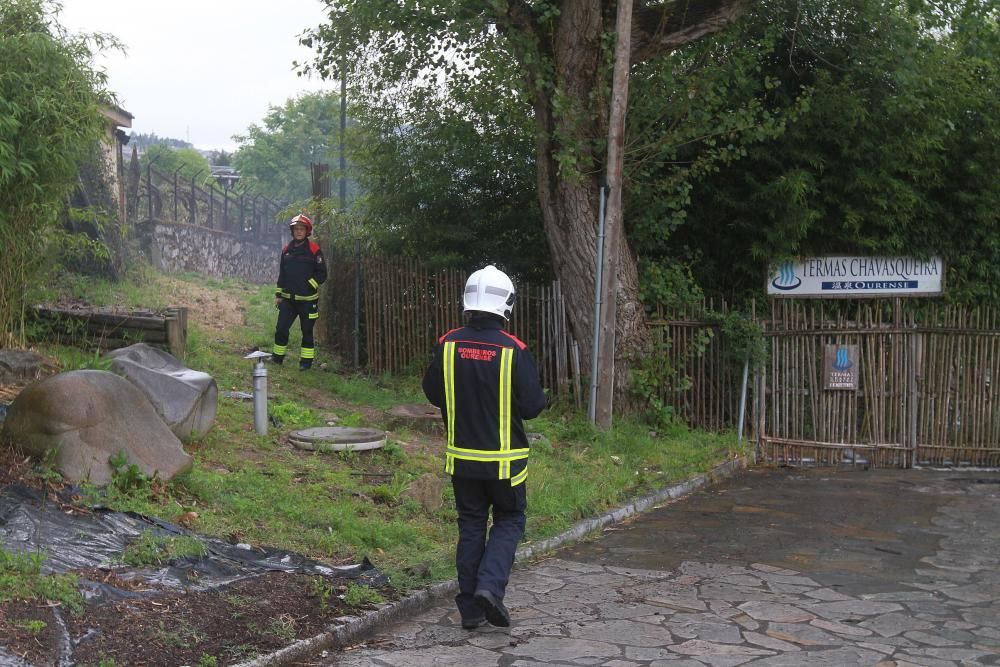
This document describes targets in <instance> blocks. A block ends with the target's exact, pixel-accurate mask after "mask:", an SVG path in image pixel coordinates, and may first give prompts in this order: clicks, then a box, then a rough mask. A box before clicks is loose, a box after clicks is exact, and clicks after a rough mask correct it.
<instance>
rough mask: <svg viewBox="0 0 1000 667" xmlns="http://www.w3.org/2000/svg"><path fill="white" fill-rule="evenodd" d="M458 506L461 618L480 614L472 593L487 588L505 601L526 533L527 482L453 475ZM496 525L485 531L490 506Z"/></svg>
mask: <svg viewBox="0 0 1000 667" xmlns="http://www.w3.org/2000/svg"><path fill="white" fill-rule="evenodd" d="M451 485H452V488H453V489H454V490H455V509H456V510H457V511H458V547H457V548H456V550H455V565H456V568H457V570H458V590H459V593H458V595H456V596H455V604H456V605H458V611H459V613H461V614H462V618H463V619H474V618H480V617H482V615H483V612H482V610H481V609H480V608H479V607H478V606H477V605H476V602H475V600H474V599H473V597H472V595H473V593H475V592H476V591H478V590H486V591H489V592H490V593H492V594H493V595H495V596H496V597H497V599H499V600H502V599H503V596H504V592H505V591H506V590H507V580H508V579H509V578H510V570H511V568H512V567H513V566H514V553H515V552H516V551H517V545H518V542H520V541H521V537H522V536H523V535H524V524H525V517H524V511H525V509H527V507H528V501H527V495H526V492H525V488H524V483H521V484H518V485H517V486H513V487H512V486H511V485H510V480H509V479H469V478H464V477H452V478H451ZM491 509H492V512H493V527H492V528H491V529H490V531H489V535H487V533H486V525H487V519H488V518H489V515H490V510H491Z"/></svg>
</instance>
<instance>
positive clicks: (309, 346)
mask: <svg viewBox="0 0 1000 667" xmlns="http://www.w3.org/2000/svg"><path fill="white" fill-rule="evenodd" d="M317 312H318V304H317V302H316V301H293V300H292V299H282V300H281V303H280V304H278V324H277V326H276V327H275V329H274V344H275V346H276V347H277V348H278V349H280V350H281V353H280V354H282V355H284V354H285V351H284V350H285V347H286V346H287V345H288V333H289V331H290V330H291V328H292V323H293V322H295V318H298V319H299V327H301V328H302V351H303V352H305V354H303V355H302V358H303V359H309V360H310V361H311V360H312V358H313V357H314V356H315V352H314V351H313V345H314V343H313V327H314V326H316V313H317Z"/></svg>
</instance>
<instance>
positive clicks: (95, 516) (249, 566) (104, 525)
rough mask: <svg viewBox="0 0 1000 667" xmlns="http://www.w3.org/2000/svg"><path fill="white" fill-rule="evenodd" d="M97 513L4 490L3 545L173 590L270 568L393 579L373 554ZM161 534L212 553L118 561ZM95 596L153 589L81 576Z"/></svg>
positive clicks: (58, 568) (0, 509)
mask: <svg viewBox="0 0 1000 667" xmlns="http://www.w3.org/2000/svg"><path fill="white" fill-rule="evenodd" d="M90 509H91V512H92V513H91V514H89V515H87V514H78V513H75V512H74V513H72V514H67V513H65V512H64V511H62V510H61V509H60V508H59V507H58V506H57V505H56V504H54V503H52V502H51V501H47V500H45V499H44V498H43V497H42V496H41V495H40V494H39V493H38V492H37V491H35V490H33V489H29V488H26V487H8V488H5V489H0V546H2V547H3V548H4V549H6V550H7V551H10V552H16V553H25V552H30V553H34V552H39V551H40V552H43V553H45V554H46V560H45V565H44V566H43V570H44V571H45V572H47V573H62V572H67V571H69V570H79V569H85V568H112V569H114V572H115V574H116V575H117V576H119V577H121V578H122V579H137V578H138V579H142V580H144V581H147V582H149V583H152V584H157V585H159V586H164V587H167V588H172V589H184V590H190V591H202V590H208V589H212V588H218V587H219V586H225V585H226V584H230V583H232V582H234V581H239V580H241V579H246V578H249V577H252V576H256V575H260V574H264V573H266V572H276V571H278V572H289V573H293V574H309V575H322V576H326V577H337V578H342V579H352V580H358V581H359V582H360V583H363V584H365V585H368V586H375V587H377V586H383V585H385V584H387V583H388V578H387V577H386V576H385V575H384V574H382V573H381V572H380V571H379V570H377V569H376V568H375V567H374V566H373V565H372V564H371V563H370V562H368V560H367V559H365V561H364V562H362V563H360V564H358V565H348V566H339V567H331V566H329V565H324V564H323V563H319V562H317V561H314V560H310V559H308V558H304V557H303V556H300V555H299V554H296V553H294V552H291V551H283V550H279V549H268V548H264V547H257V546H253V547H252V546H250V545H248V544H229V543H227V542H224V541H222V540H218V539H215V538H211V537H206V536H204V535H199V534H197V533H193V532H191V531H189V530H187V529H185V528H183V527H181V526H177V525H175V524H172V523H168V522H166V521H161V520H160V519H156V518H152V517H147V516H143V515H141V514H136V513H134V512H115V511H111V510H108V509H104V508H100V507H97V508H90ZM147 531H148V532H152V533H153V534H154V535H157V536H161V535H162V536H167V537H171V536H181V535H184V536H189V537H194V538H196V539H198V540H199V541H200V542H201V543H202V544H203V545H204V546H205V549H206V551H207V555H205V556H203V557H199V558H184V559H179V560H178V561H176V562H173V563H171V564H169V565H166V566H164V567H161V568H157V569H152V568H128V567H126V566H124V565H122V564H120V563H119V562H118V559H120V558H121V555H122V553H123V551H124V550H125V547H126V546H128V545H129V544H130V543H131V542H133V541H134V540H136V539H137V538H138V537H139V536H140V535H142V534H143V533H145V532H147ZM81 585H82V586H83V592H84V594H85V596H86V597H87V598H88V599H94V598H100V597H105V596H106V597H108V598H115V599H120V598H123V597H134V596H136V595H150V594H151V593H139V594H137V593H135V592H132V591H125V590H122V589H119V588H116V587H114V586H108V585H106V584H97V583H94V582H85V581H81Z"/></svg>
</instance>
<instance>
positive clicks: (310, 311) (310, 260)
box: [271, 215, 326, 371]
mask: <svg viewBox="0 0 1000 667" xmlns="http://www.w3.org/2000/svg"><path fill="white" fill-rule="evenodd" d="M312 227H313V225H312V220H310V219H309V218H308V216H305V215H297V216H295V217H294V218H292V219H291V220H290V221H289V222H288V229H289V231H290V232H291V234H292V240H291V242H289V243H288V245H286V246H285V247H284V248H282V250H281V266H280V268H279V270H278V287H277V290H276V291H275V294H274V302H275V304H276V305H277V307H278V323H277V326H276V327H275V329H274V351H273V354H272V356H271V360H272V361H274V362H275V363H277V364H280V363H282V362H283V361H284V360H285V354H287V353H288V332H289V330H290V329H291V328H292V323H294V322H295V318H296V317H297V318H299V327H300V328H301V329H302V347H301V349H300V351H299V370H301V371H305V370H309V368H311V367H312V363H313V359H315V358H316V348H315V344H314V343H313V327H314V326H315V325H316V320H317V319H318V318H319V286H320V285H322V284H323V283H324V282H325V281H326V264H325V263H324V262H323V251H322V250H320V248H319V246H318V245H317V244H316V243H315V242H313V241H311V240H310V239H309V237H310V236H311V235H312Z"/></svg>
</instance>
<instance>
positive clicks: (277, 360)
mask: <svg viewBox="0 0 1000 667" xmlns="http://www.w3.org/2000/svg"><path fill="white" fill-rule="evenodd" d="M284 361H285V355H283V354H272V355H271V363H272V364H278V365H279V366H280V365H281V364H282V363H283V362H284Z"/></svg>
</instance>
